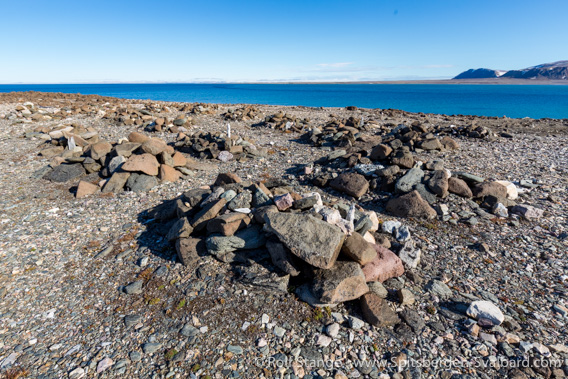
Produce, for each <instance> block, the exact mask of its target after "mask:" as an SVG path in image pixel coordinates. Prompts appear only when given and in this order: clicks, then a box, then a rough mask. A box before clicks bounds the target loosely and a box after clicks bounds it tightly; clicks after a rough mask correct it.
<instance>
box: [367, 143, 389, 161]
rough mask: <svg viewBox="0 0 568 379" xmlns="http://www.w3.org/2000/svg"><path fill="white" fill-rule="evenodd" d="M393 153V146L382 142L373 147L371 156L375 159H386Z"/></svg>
mask: <svg viewBox="0 0 568 379" xmlns="http://www.w3.org/2000/svg"><path fill="white" fill-rule="evenodd" d="M391 153H392V148H391V147H390V146H388V145H384V144H380V145H377V146H375V147H373V150H371V155H370V158H371V159H372V160H374V161H376V160H379V161H380V160H383V159H386V158H387V157H388V156H389V155H390V154H391Z"/></svg>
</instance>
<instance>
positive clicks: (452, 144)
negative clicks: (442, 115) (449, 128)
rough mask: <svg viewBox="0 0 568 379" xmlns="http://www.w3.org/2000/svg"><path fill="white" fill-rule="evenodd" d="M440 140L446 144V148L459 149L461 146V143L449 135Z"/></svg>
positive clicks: (443, 144)
mask: <svg viewBox="0 0 568 379" xmlns="http://www.w3.org/2000/svg"><path fill="white" fill-rule="evenodd" d="M440 142H441V143H442V146H444V148H445V149H447V150H457V149H459V148H460V145H459V143H457V142H456V141H455V140H454V139H452V138H450V137H448V136H445V137H443V138H442V140H441V141H440Z"/></svg>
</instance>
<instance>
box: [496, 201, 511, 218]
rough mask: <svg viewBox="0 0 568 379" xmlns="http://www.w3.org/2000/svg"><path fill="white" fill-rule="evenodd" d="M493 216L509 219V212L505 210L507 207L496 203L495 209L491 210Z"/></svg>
mask: <svg viewBox="0 0 568 379" xmlns="http://www.w3.org/2000/svg"><path fill="white" fill-rule="evenodd" d="M493 214H494V215H495V216H499V217H503V218H507V217H509V211H508V210H507V207H505V206H504V205H503V204H501V203H497V204H496V205H495V207H494V208H493Z"/></svg>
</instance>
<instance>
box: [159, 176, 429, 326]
mask: <svg viewBox="0 0 568 379" xmlns="http://www.w3.org/2000/svg"><path fill="white" fill-rule="evenodd" d="M296 190H299V191H301V190H302V188H301V187H297V186H293V185H292V184H291V183H288V182H286V181H284V180H281V179H269V180H267V181H264V182H257V183H250V182H243V181H242V180H241V179H240V178H239V177H238V176H236V175H235V174H231V173H225V174H220V175H219V176H218V177H217V179H216V181H215V183H214V185H213V186H211V187H210V188H207V187H201V188H197V189H192V190H189V191H187V192H185V193H184V194H183V195H182V196H180V197H178V198H176V199H173V200H170V201H168V202H166V203H163V204H162V205H160V206H158V207H156V208H154V209H152V210H151V211H150V212H149V217H151V218H153V219H154V220H156V221H158V222H160V224H161V225H167V228H166V229H167V239H168V240H169V241H170V242H171V243H173V244H175V247H176V251H177V255H178V258H179V260H180V261H181V262H182V263H183V264H184V265H187V266H192V267H195V266H196V265H197V264H198V262H199V260H200V259H201V258H200V256H202V255H204V254H209V255H212V256H214V257H216V258H217V259H218V260H220V261H222V262H226V263H236V262H243V261H247V260H250V259H251V257H257V258H256V259H258V261H263V260H269V261H271V264H269V266H273V268H272V270H271V271H266V272H264V271H262V268H261V267H265V266H266V265H256V266H257V267H256V270H257V271H256V272H254V274H253V273H251V272H247V273H245V274H244V279H246V280H249V281H250V283H251V284H253V285H255V284H256V285H259V284H260V285H262V286H264V287H266V286H269V287H270V288H272V289H278V290H282V291H286V290H287V289H288V285H289V281H290V277H293V278H294V279H293V280H294V286H296V287H297V290H296V293H297V294H298V296H299V297H300V298H301V299H302V300H304V301H306V302H308V303H310V304H312V305H318V306H321V305H329V306H334V305H336V304H338V303H342V302H345V301H350V300H355V299H361V302H362V306H363V309H364V313H365V314H366V317H367V319H368V321H369V322H370V323H372V324H373V325H387V324H391V323H393V322H394V321H396V320H398V317H397V316H396V314H395V312H394V311H392V310H391V309H390V307H389V306H388V304H387V303H386V302H385V301H384V299H383V298H382V297H381V296H379V295H377V294H376V293H374V292H373V288H375V287H377V286H378V285H377V284H376V283H379V282H383V281H385V280H388V279H389V278H393V277H398V276H400V275H402V274H403V273H404V265H403V261H402V260H401V258H399V257H398V256H397V255H396V254H395V253H393V252H392V251H391V250H389V249H388V248H386V247H385V246H383V245H382V244H380V243H377V242H376V239H375V237H374V235H376V234H375V232H376V231H377V230H378V229H379V220H378V218H377V215H376V214H375V212H373V211H365V210H362V209H357V208H356V207H355V206H354V205H352V206H349V205H347V204H344V203H336V204H332V203H328V202H326V203H324V202H323V201H322V198H321V196H320V195H319V194H318V193H315V192H311V193H305V194H303V195H300V194H299V193H298V192H296ZM393 228H396V229H397V233H399V234H403V235H405V237H404V238H405V239H406V240H408V239H409V232H408V230H407V229H406V230H405V229H404V228H403V227H400V223H399V224H398V226H397V225H394V226H389V225H388V223H387V225H386V227H383V228H382V230H383V231H384V232H386V233H389V234H390V233H392V232H393ZM381 240H382V239H381ZM387 242H388V241H387ZM389 246H390V245H389ZM243 251H245V252H243ZM407 255H408V254H407ZM403 257H404V256H403ZM405 259H406V258H405ZM418 259H419V257H418ZM406 260H407V261H409V262H410V261H411V260H410V259H406ZM415 260H416V259H415ZM413 264H414V267H416V264H417V263H416V262H414V263H413ZM258 270H260V271H258ZM368 283H369V284H368Z"/></svg>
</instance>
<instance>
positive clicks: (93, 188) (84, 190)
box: [75, 180, 99, 199]
mask: <svg viewBox="0 0 568 379" xmlns="http://www.w3.org/2000/svg"><path fill="white" fill-rule="evenodd" d="M98 191H99V186H97V185H96V184H92V183H89V182H85V181H83V180H81V181H80V182H79V185H78V186H77V193H75V197H76V198H77V199H80V198H82V197H85V196H89V195H92V194H94V193H97V192H98Z"/></svg>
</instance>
